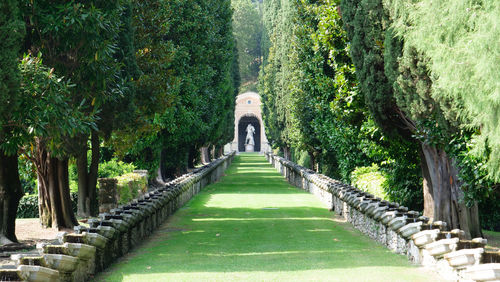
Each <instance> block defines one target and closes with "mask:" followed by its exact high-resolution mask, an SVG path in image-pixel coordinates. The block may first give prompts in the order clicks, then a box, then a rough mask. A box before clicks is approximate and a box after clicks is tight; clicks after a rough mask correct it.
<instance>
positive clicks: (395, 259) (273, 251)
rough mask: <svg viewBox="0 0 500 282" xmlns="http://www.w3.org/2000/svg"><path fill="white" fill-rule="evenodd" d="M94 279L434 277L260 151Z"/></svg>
mask: <svg viewBox="0 0 500 282" xmlns="http://www.w3.org/2000/svg"><path fill="white" fill-rule="evenodd" d="M226 174H227V175H226V176H225V177H223V179H222V180H221V181H220V182H219V183H216V184H213V185H210V186H208V187H206V188H205V189H204V190H203V191H202V192H201V193H200V194H198V195H197V196H196V197H195V198H193V199H192V200H191V201H190V202H189V203H188V204H187V205H186V206H185V207H183V208H182V209H180V210H179V211H177V213H176V214H175V215H173V216H172V217H171V218H170V219H169V220H168V222H166V223H165V224H163V226H162V227H160V229H159V230H158V231H157V232H155V233H154V234H153V236H152V237H151V239H149V240H148V241H146V242H145V243H144V244H143V245H142V246H141V247H140V248H138V249H136V250H134V251H133V252H131V253H130V254H129V255H127V256H126V257H124V258H123V259H122V260H120V261H119V262H118V263H117V264H115V265H114V266H112V267H111V268H109V269H108V270H107V271H106V272H105V273H103V274H101V275H100V276H98V277H97V278H96V280H98V281H193V280H195V281H245V280H246V281H436V280H438V279H439V278H437V277H436V276H434V274H433V273H429V272H424V270H422V269H421V268H417V267H415V266H412V265H410V264H409V263H408V262H407V260H406V258H405V257H403V256H401V255H396V254H392V253H390V252H389V251H388V250H387V249H385V248H384V247H382V246H380V245H377V244H376V243H374V242H372V241H371V240H369V239H368V238H367V237H365V236H363V235H361V234H360V233H359V232H358V231H356V230H353V229H352V228H351V227H350V225H349V224H347V223H342V222H339V221H338V220H335V218H333V215H332V213H331V212H329V211H328V210H327V209H326V208H325V207H324V206H323V205H322V204H321V203H320V202H319V201H318V200H317V199H316V198H315V197H314V196H313V195H310V194H308V193H306V192H303V191H301V190H299V189H297V188H295V187H292V186H290V185H289V184H287V183H286V182H285V180H284V179H283V177H282V176H281V175H280V174H279V173H277V172H276V171H275V170H274V168H272V167H271V166H270V165H269V164H268V163H267V162H266V161H265V158H264V157H263V156H260V155H256V154H245V155H240V156H237V157H236V158H235V161H234V163H233V165H232V166H231V167H230V168H229V169H228V170H227V171H226Z"/></svg>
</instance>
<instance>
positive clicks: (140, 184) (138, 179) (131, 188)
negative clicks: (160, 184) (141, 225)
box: [116, 173, 148, 204]
mask: <svg viewBox="0 0 500 282" xmlns="http://www.w3.org/2000/svg"><path fill="white" fill-rule="evenodd" d="M116 179H117V180H118V184H117V187H116V188H117V189H118V196H119V200H118V203H119V204H126V203H128V202H130V201H131V200H132V199H134V198H137V197H138V196H139V195H141V194H143V193H145V192H147V190H148V181H147V177H146V176H144V175H141V174H138V173H127V174H124V175H122V176H119V177H116Z"/></svg>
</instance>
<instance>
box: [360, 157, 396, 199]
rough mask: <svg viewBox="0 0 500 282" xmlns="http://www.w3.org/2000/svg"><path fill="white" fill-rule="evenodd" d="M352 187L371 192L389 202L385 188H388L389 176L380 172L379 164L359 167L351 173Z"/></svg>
mask: <svg viewBox="0 0 500 282" xmlns="http://www.w3.org/2000/svg"><path fill="white" fill-rule="evenodd" d="M351 183H352V185H354V186H356V187H358V188H359V189H361V190H363V191H366V192H369V193H371V194H373V195H375V196H377V197H380V198H382V199H384V200H389V198H388V196H387V194H386V192H385V188H386V187H387V176H386V175H385V173H384V172H383V171H381V170H380V168H379V166H378V165H377V164H372V165H371V166H363V167H357V168H356V169H355V170H354V171H353V172H352V173H351Z"/></svg>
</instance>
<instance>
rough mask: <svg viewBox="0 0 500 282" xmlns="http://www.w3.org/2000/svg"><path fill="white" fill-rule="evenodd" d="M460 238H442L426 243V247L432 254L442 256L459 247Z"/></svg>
mask: <svg viewBox="0 0 500 282" xmlns="http://www.w3.org/2000/svg"><path fill="white" fill-rule="evenodd" d="M458 241H459V239H458V238H452V239H442V240H439V241H435V242H432V243H430V244H427V245H425V249H426V250H427V251H428V252H429V254H430V255H431V256H434V257H441V256H443V255H444V254H447V253H450V252H453V251H455V250H456V249H457V245H458Z"/></svg>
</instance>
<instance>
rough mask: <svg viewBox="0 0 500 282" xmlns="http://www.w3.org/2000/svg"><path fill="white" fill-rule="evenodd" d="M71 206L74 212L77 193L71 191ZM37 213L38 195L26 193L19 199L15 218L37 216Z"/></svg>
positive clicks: (76, 203)
mask: <svg viewBox="0 0 500 282" xmlns="http://www.w3.org/2000/svg"><path fill="white" fill-rule="evenodd" d="M70 197H71V208H72V209H73V212H76V210H77V205H78V193H76V192H71V193H70ZM38 216H39V213H38V195H37V194H26V195H24V196H23V197H22V198H21V201H19V206H18V208H17V218H37V217H38Z"/></svg>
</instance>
